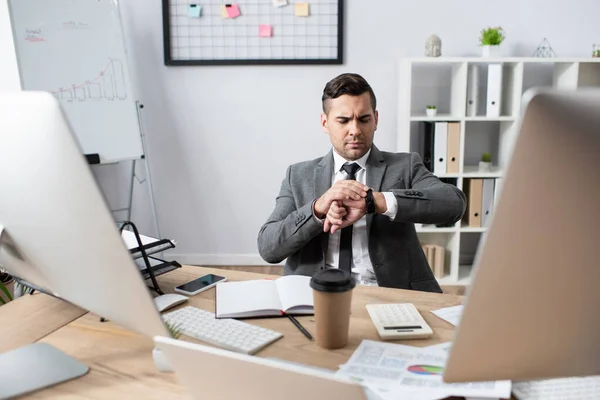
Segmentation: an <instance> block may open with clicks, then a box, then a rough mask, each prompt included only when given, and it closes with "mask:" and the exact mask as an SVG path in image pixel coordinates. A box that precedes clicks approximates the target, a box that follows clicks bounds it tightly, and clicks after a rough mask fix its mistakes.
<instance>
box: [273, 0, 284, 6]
mask: <svg viewBox="0 0 600 400" xmlns="http://www.w3.org/2000/svg"><path fill="white" fill-rule="evenodd" d="M287 3H288V2H287V0H273V5H274V6H275V7H283V6H286V5H287Z"/></svg>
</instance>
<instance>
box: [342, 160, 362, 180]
mask: <svg viewBox="0 0 600 400" xmlns="http://www.w3.org/2000/svg"><path fill="white" fill-rule="evenodd" d="M342 169H343V170H344V171H346V173H347V174H348V176H346V179H356V171H358V170H359V169H360V165H358V164H357V163H352V164H348V163H346V164H344V165H342Z"/></svg>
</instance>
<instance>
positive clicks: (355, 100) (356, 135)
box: [321, 92, 378, 161]
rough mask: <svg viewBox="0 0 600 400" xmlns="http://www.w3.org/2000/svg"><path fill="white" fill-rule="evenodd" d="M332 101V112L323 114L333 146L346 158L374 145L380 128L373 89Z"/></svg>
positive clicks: (326, 129)
mask: <svg viewBox="0 0 600 400" xmlns="http://www.w3.org/2000/svg"><path fill="white" fill-rule="evenodd" d="M328 102H329V113H328V114H321V126H322V127H323V130H324V131H325V133H327V134H328V135H329V139H330V140H331V144H332V145H333V148H334V149H335V151H336V152H337V153H338V154H339V155H340V156H342V157H344V158H345V159H346V160H350V161H353V160H357V159H359V158H361V157H362V156H364V155H365V154H366V153H367V151H369V149H370V148H371V145H372V144H373V136H374V135H375V130H376V129H377V118H378V113H377V111H373V107H372V106H371V97H370V96H369V93H368V92H365V93H363V94H361V95H360V96H350V95H347V94H345V95H342V96H340V97H338V98H335V99H329V100H328Z"/></svg>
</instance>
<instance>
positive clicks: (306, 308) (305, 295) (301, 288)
mask: <svg viewBox="0 0 600 400" xmlns="http://www.w3.org/2000/svg"><path fill="white" fill-rule="evenodd" d="M275 283H276V284H277V291H278V292H279V298H280V299H281V305H282V307H283V310H284V311H285V310H288V311H291V312H290V314H292V313H294V312H300V313H309V314H312V313H313V312H314V311H313V309H314V303H313V293H312V288H311V287H310V276H304V275H287V276H283V277H281V278H277V279H276V280H275ZM292 307H295V309H294V310H290V309H291V308H292Z"/></svg>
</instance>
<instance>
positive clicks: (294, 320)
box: [286, 314, 313, 340]
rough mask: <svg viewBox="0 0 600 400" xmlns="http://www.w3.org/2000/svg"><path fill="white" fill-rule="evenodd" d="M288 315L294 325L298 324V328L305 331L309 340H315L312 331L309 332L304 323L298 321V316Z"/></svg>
mask: <svg viewBox="0 0 600 400" xmlns="http://www.w3.org/2000/svg"><path fill="white" fill-rule="evenodd" d="M286 315H287V317H288V318H289V319H290V321H292V322H293V323H294V325H296V328H298V329H300V332H302V333H304V336H306V337H307V338H308V339H309V340H313V337H312V336H310V333H308V331H307V330H306V329H304V327H303V326H302V325H300V322H298V320H297V319H296V318H294V317H292V316H291V315H290V314H286Z"/></svg>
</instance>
